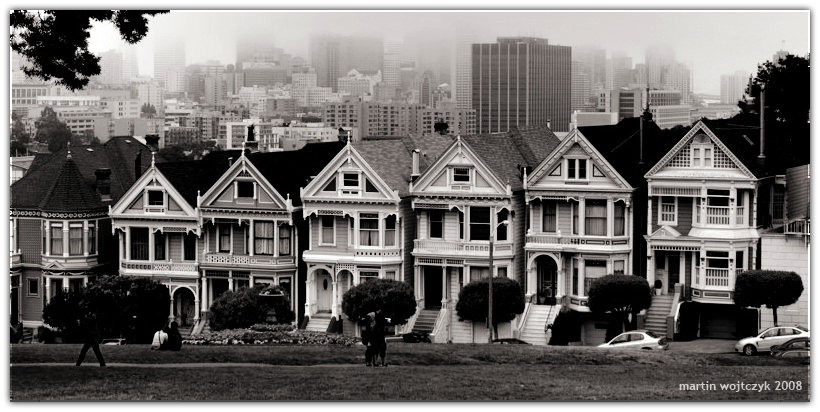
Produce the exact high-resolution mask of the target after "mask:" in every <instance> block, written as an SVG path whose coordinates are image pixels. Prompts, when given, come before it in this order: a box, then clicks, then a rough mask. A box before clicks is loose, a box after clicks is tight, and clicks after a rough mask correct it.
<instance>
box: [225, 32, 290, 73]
mask: <svg viewBox="0 0 820 412" xmlns="http://www.w3.org/2000/svg"><path fill="white" fill-rule="evenodd" d="M273 45H274V42H273V37H271V36H269V35H265V36H261V35H259V33H256V32H254V33H246V34H243V35H240V37H239V39H238V40H237V41H236V65H235V66H234V67H235V68H236V71H239V72H241V71H242V63H244V62H253V61H256V59H261V60H262V61H267V60H264V59H265V56H268V57H270V58H271V61H272V60H273V55H274V54H275V53H276V52H277V50H278V51H279V53H280V54H281V49H275V48H274V47H273Z"/></svg>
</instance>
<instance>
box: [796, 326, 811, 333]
mask: <svg viewBox="0 0 820 412" xmlns="http://www.w3.org/2000/svg"><path fill="white" fill-rule="evenodd" d="M795 328H797V329H800V330H802V331H803V332H808V331H809V328H807V327H805V326H795Z"/></svg>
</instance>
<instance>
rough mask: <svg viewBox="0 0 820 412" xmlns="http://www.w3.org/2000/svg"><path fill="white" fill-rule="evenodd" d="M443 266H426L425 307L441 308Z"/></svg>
mask: <svg viewBox="0 0 820 412" xmlns="http://www.w3.org/2000/svg"><path fill="white" fill-rule="evenodd" d="M442 274H443V271H442V267H441V266H425V267H424V307H425V309H437V308H438V309H440V308H441V297H442V293H441V276H442Z"/></svg>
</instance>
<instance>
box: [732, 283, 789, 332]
mask: <svg viewBox="0 0 820 412" xmlns="http://www.w3.org/2000/svg"><path fill="white" fill-rule="evenodd" d="M802 293H803V280H802V279H800V275H798V274H797V273H794V272H786V271H779V270H750V271H746V272H743V273H741V274H740V275H738V277H737V280H736V281H735V293H734V297H733V299H734V301H735V304H736V305H738V306H750V307H756V308H757V307H760V306H764V305H765V306H766V307H767V308H771V309H772V315H773V316H774V324H775V325H777V308H778V307H780V306H787V305H791V304H793V303H795V302H797V299H799V298H800V295H801V294H802Z"/></svg>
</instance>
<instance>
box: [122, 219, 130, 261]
mask: <svg viewBox="0 0 820 412" xmlns="http://www.w3.org/2000/svg"><path fill="white" fill-rule="evenodd" d="M123 250H125V260H131V227H130V226H128V227H126V228H125V245H124V247H123Z"/></svg>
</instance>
